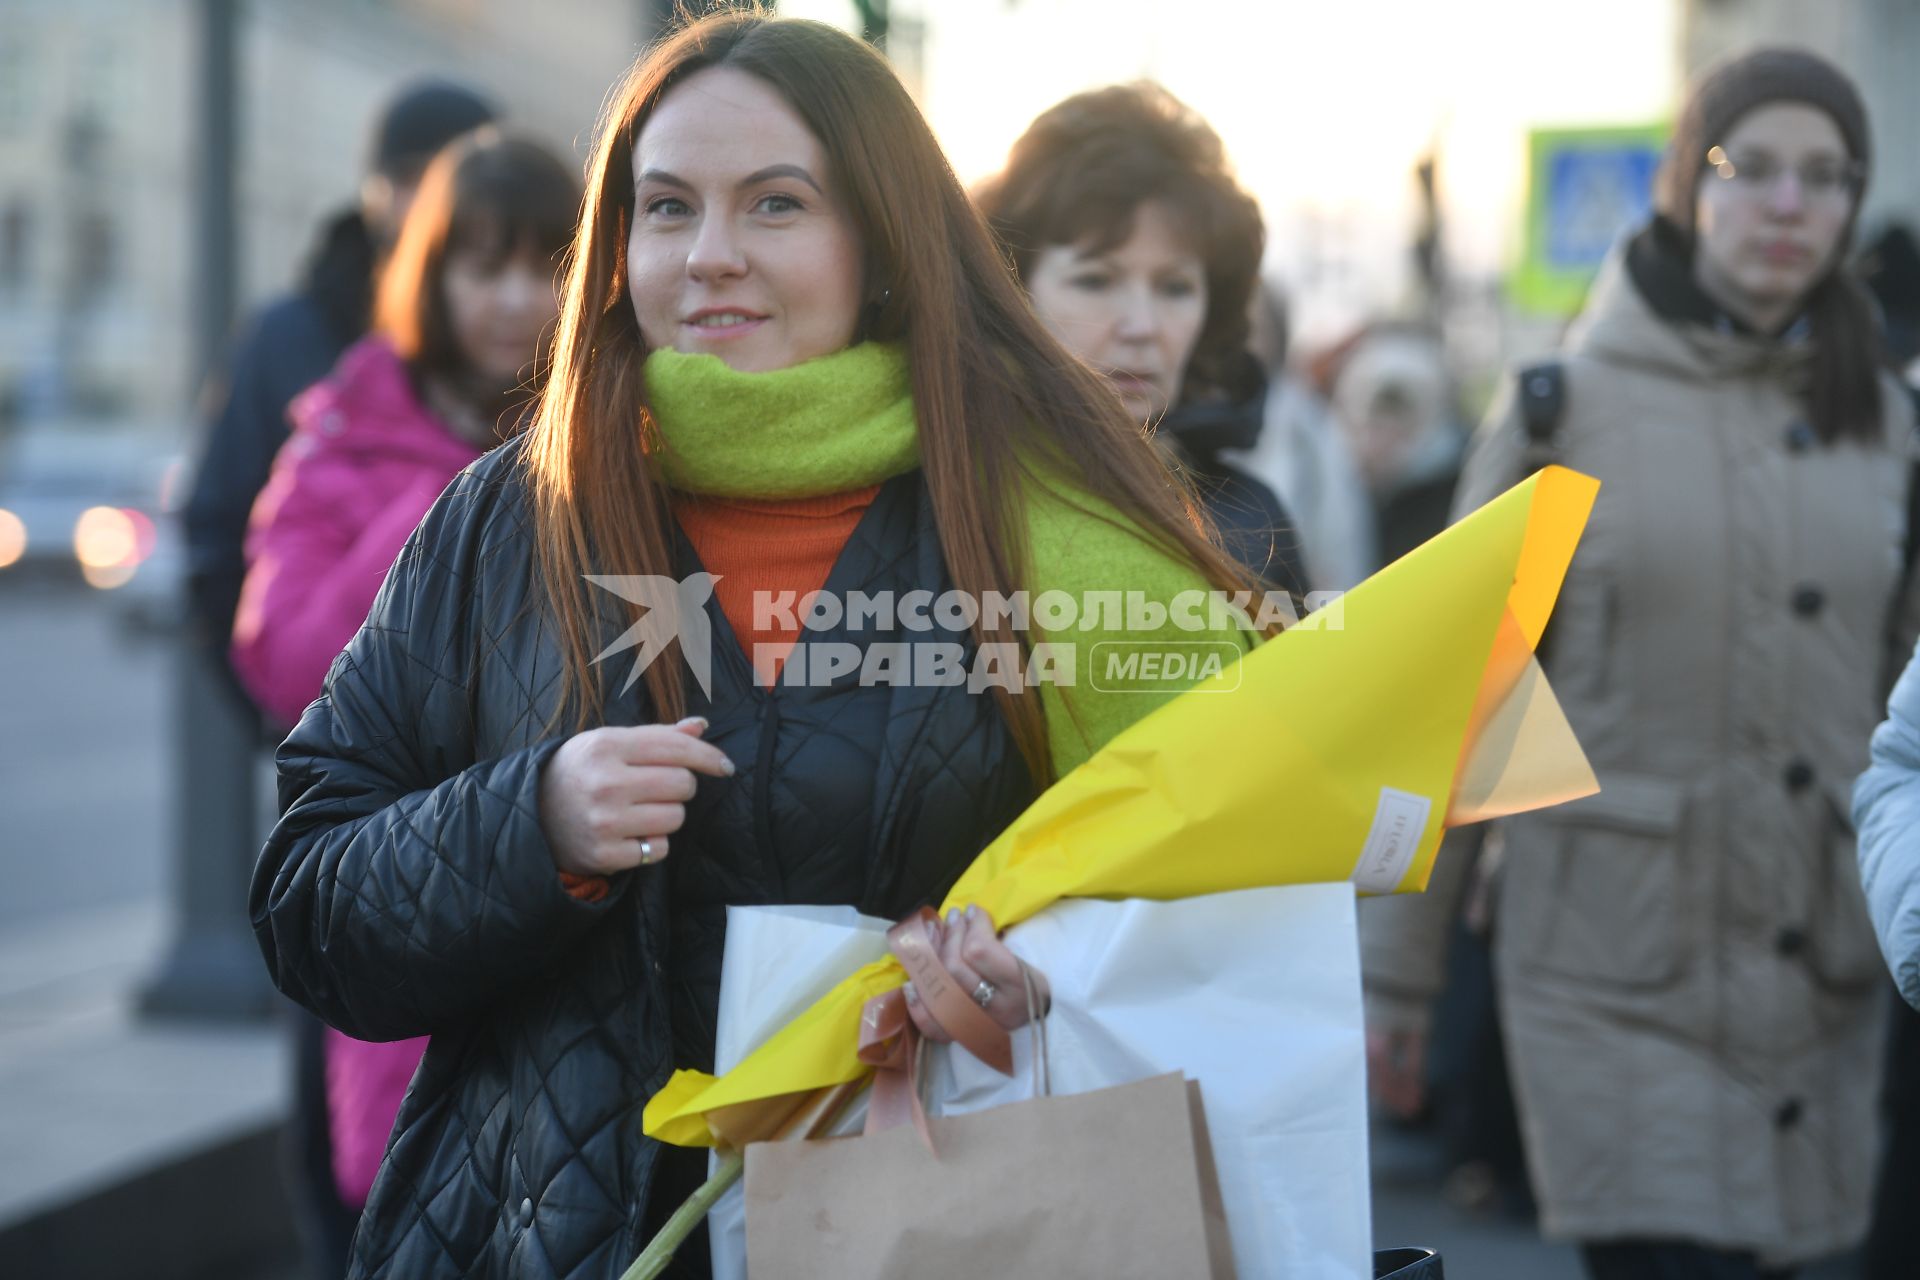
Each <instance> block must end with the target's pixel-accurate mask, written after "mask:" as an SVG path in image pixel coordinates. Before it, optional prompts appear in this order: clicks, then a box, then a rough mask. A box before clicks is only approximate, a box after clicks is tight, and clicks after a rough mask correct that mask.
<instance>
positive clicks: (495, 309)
mask: <svg viewBox="0 0 1920 1280" xmlns="http://www.w3.org/2000/svg"><path fill="white" fill-rule="evenodd" d="M579 203H580V184H579V181H578V179H576V178H575V177H574V176H573V174H572V173H571V172H570V170H569V168H568V166H567V165H565V164H564V163H562V162H561V160H560V159H559V158H558V157H557V156H555V155H554V154H553V153H551V152H550V151H548V150H547V149H545V148H544V147H542V146H540V145H539V144H537V143H534V142H531V141H527V140H525V139H521V138H517V137H511V136H503V135H501V134H499V133H497V132H495V131H494V130H492V129H491V128H487V129H481V130H479V131H476V132H474V133H471V134H468V135H466V136H465V137H464V138H462V139H460V140H458V141H456V142H454V143H453V144H451V145H450V146H449V147H448V148H447V149H446V150H444V151H442V152H441V153H440V155H439V156H438V158H436V159H435V160H434V161H433V163H432V165H431V166H430V167H429V168H428V170H427V172H426V174H425V176H424V177H423V179H422V181H421V184H420V190H419V194H418V196H417V197H416V198H415V199H414V201H413V204H412V207H411V209H410V210H409V212H408V214H407V218H406V221H405V223H404V224H403V225H402V227H401V230H400V234H399V237H398V240H397V242H396V244H395V247H394V251H393V256H392V258H391V260H390V261H389V264H388V266H387V269H386V271H385V272H384V274H383V275H382V278H381V282H380V288H379V292H378V295H377V298H376V300H375V308H374V327H373V332H372V333H371V334H370V335H369V336H368V337H366V338H363V339H362V340H360V341H359V342H358V343H356V344H355V345H354V346H352V347H350V348H348V349H347V351H346V352H345V353H344V354H343V355H342V356H341V358H340V362H339V364H338V365H337V366H336V367H335V369H334V371H333V373H332V374H331V375H330V376H329V377H328V378H327V379H326V380H325V381H323V382H321V383H319V384H317V385H316V386H314V387H313V388H312V389H310V390H309V391H307V392H306V393H305V394H303V395H302V396H300V397H299V398H298V399H297V400H295V401H294V403H293V406H292V408H291V409H290V411H289V414H290V417H291V418H292V422H293V434H292V436H291V438H290V439H289V440H288V441H287V444H286V445H285V446H284V447H283V448H282V449H281V451H280V455H279V458H278V459H277V461H276V462H275V464H274V469H273V473H272V476H271V478H270V479H269V481H268V482H267V486H266V488H265V489H264V490H262V492H261V494H260V498H259V500H258V502H257V503H256V504H255V507H254V511H253V520H252V528H251V532H250V534H249V536H248V542H247V560H248V569H247V576H246V581H245V585H244V587H243V590H242V593H241V599H240V608H239V611H238V613H237V615H236V623H235V627H234V640H233V655H232V656H233V663H234V668H235V670H236V671H237V672H238V673H239V675H240V677H241V679H242V681H243V682H244V683H245V684H246V686H247V689H248V692H249V693H250V694H251V695H252V697H253V698H254V699H255V700H256V702H258V704H259V705H260V706H261V707H263V708H265V709H266V711H267V712H268V714H270V715H272V716H274V717H276V718H277V719H278V720H279V721H280V722H281V723H282V724H287V725H291V724H292V723H293V722H295V721H296V720H298V719H299V718H300V714H301V713H302V712H303V711H305V710H306V708H307V704H308V703H310V702H312V701H313V700H314V699H315V698H316V697H318V696H319V695H320V690H321V685H322V682H323V681H324V679H325V677H326V673H327V668H328V667H329V666H330V665H331V664H332V662H333V659H334V657H335V655H337V654H338V653H339V652H340V650H341V649H342V648H344V647H345V645H346V643H347V641H349V640H350V639H352V638H353V633H354V632H355V631H356V630H358V628H359V626H360V623H361V622H362V621H363V620H364V619H365V618H366V616H367V609H368V607H369V606H370V605H372V603H373V599H374V596H375V595H376V593H377V592H378V591H379V589H380V584H381V582H382V581H383V580H384V579H385V577H386V574H387V570H388V569H389V568H390V567H391V566H392V564H393V562H394V558H395V556H397V555H398V554H399V552H400V548H401V546H402V545H403V544H404V543H405V542H406V539H407V536H408V535H409V534H411V533H412V532H413V529H414V526H415V525H417V524H419V523H420V518H421V517H422V516H423V515H425V514H426V512H427V509H428V508H429V507H430V506H432V505H433V502H434V499H436V498H438V497H439V496H440V491H441V490H442V489H444V488H446V486H447V482H448V481H450V480H452V479H453V477H454V475H455V474H456V473H457V472H459V471H460V469H461V468H463V467H465V466H466V465H467V464H468V463H470V462H472V461H473V460H474V459H476V458H478V457H480V456H481V454H483V453H485V452H486V451H487V450H488V449H490V448H492V447H493V446H494V445H495V444H497V443H499V442H500V441H501V440H502V439H504V438H506V437H508V436H511V435H513V434H515V433H516V432H518V431H519V430H520V427H521V425H522V420H523V418H524V416H525V413H526V410H527V408H528V406H529V405H530V404H531V403H532V398H533V395H534V393H535V391H536V389H537V387H538V385H539V380H540V376H541V373H542V369H543V364H544V359H545V355H546V349H547V345H548V343H549V341H550V338H551V330H552V326H553V322H554V317H555V315H556V313H557V301H556V272H557V270H558V267H559V254H560V252H561V251H562V250H563V249H564V248H565V247H566V245H567V243H568V242H569V240H570V239H571V236H572V231H573V223H574V218H575V216H576V213H577V210H578V208H579ZM425 1047H426V1039H425V1038H424V1037H419V1038H412V1039H404V1040H397V1041H393V1042H390V1043H383V1044H371V1043H365V1042H362V1041H359V1040H355V1039H352V1038H350V1037H348V1036H345V1035H342V1034H341V1033H339V1032H337V1031H332V1030H328V1031H327V1032H326V1033H325V1041H324V1062H325V1096H326V1109H327V1114H328V1125H327V1132H328V1136H329V1138H330V1140H331V1141H330V1145H331V1151H332V1168H333V1175H334V1181H335V1185H336V1188H337V1191H338V1194H339V1199H340V1203H341V1204H342V1205H343V1206H344V1207H345V1208H346V1209H347V1210H348V1211H349V1213H350V1214H352V1215H355V1216H357V1215H358V1213H359V1211H360V1208H361V1206H362V1205H364V1204H365V1203H366V1198H367V1190H368V1188H369V1186H371V1185H372V1182H373V1176H374V1171H375V1169H376V1168H377V1167H378V1166H379V1163H380V1156H381V1153H382V1152H383V1151H384V1150H385V1148H386V1142H387V1134H388V1131H389V1130H391V1129H392V1127H393V1118H394V1113H395V1112H396V1111H397V1110H398V1109H399V1106H400V1099H401V1097H402V1096H403V1095H404V1094H405V1092H406V1088H407V1084H408V1082H409V1081H410V1080H411V1079H412V1077H413V1072H414V1069H415V1067H417V1066H418V1065H419V1062H420V1056H421V1054H422V1052H423V1051H424V1049H425ZM345 1246H346V1241H344V1240H336V1241H333V1242H331V1244H330V1246H329V1247H328V1248H327V1249H326V1252H327V1254H328V1255H329V1259H330V1260H329V1261H328V1262H326V1263H325V1264H324V1265H327V1266H330V1267H331V1268H332V1274H334V1275H336V1276H337V1275H340V1274H342V1273H343V1272H344V1270H345V1265H346V1264H345ZM336 1264H337V1265H336Z"/></svg>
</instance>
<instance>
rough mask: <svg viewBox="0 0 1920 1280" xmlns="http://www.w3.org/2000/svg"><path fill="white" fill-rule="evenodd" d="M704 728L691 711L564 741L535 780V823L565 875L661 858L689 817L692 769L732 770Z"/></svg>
mask: <svg viewBox="0 0 1920 1280" xmlns="http://www.w3.org/2000/svg"><path fill="white" fill-rule="evenodd" d="M706 730H707V722H706V721H705V720H702V719H700V718H699V717H698V716H693V717H689V718H688V719H685V720H682V721H680V723H678V724H671V725H667V724H648V725H609V726H607V727H605V728H600V729H588V730H586V731H585V732H583V733H577V734H575V735H574V736H573V737H571V738H568V739H567V741H566V742H565V743H564V744H563V745H562V746H561V748H560V749H559V750H558V751H556V752H554V753H553V758H552V759H551V760H549V761H548V762H547V767H546V769H545V771H544V772H543V773H542V775H541V778H540V826H541V829H542V830H544V831H545V832H546V835H547V844H548V846H549V847H550V848H551V849H552V850H553V861H554V865H555V866H556V867H558V868H559V869H560V870H561V871H564V872H566V873H567V874H569V875H575V876H605V875H612V874H613V873H614V872H616V871H625V870H627V869H628V868H629V867H637V866H641V865H646V864H651V863H655V862H658V861H660V860H661V859H662V858H664V857H666V856H667V836H668V835H669V834H670V833H672V832H674V831H678V830H679V829H680V825H681V824H682V823H684V822H685V821H686V820H687V808H686V805H687V801H689V800H691V799H693V793H694V788H695V786H696V780H695V778H694V774H696V773H704V774H707V775H708V776H709V777H715V778H725V777H730V776H732V774H733V772H734V765H733V761H731V760H729V759H727V757H726V755H725V754H724V753H722V752H721V750H720V748H718V747H716V746H713V745H712V744H710V743H706V742H702V741H701V740H700V735H701V734H703V733H705V732H706ZM643 841H644V842H645V849H644V852H643V850H642V842H643Z"/></svg>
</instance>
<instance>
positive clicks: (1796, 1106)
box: [1773, 1098, 1801, 1129]
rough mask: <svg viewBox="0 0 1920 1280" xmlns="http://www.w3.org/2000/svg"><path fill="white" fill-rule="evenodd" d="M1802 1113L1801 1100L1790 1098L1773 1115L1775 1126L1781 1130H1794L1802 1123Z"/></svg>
mask: <svg viewBox="0 0 1920 1280" xmlns="http://www.w3.org/2000/svg"><path fill="white" fill-rule="evenodd" d="M1800 1112H1801V1106H1800V1099H1798V1098H1788V1099H1787V1100H1786V1101H1785V1102H1783V1103H1781V1104H1780V1108H1779V1110H1777V1111H1775V1112H1774V1113H1773V1123H1774V1126H1775V1127H1776V1128H1780V1129H1791V1128H1793V1126H1795V1125H1797V1124H1799V1123H1800Z"/></svg>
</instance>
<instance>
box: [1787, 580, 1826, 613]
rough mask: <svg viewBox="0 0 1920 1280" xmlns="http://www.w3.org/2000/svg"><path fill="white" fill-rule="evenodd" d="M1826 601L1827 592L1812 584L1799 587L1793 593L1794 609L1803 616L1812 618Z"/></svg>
mask: <svg viewBox="0 0 1920 1280" xmlns="http://www.w3.org/2000/svg"><path fill="white" fill-rule="evenodd" d="M1826 603H1827V593H1826V592H1824V591H1822V590H1821V589H1820V588H1818V587H1816V586H1813V585H1811V584H1809V585H1807V586H1803V587H1800V588H1797V589H1796V590H1795V591H1794V593H1793V611H1794V612H1795V613H1797V614H1799V615H1800V616H1801V617H1803V618H1811V617H1812V616H1813V615H1814V614H1816V613H1818V612H1820V610H1821V609H1822V608H1824V607H1825V606H1826Z"/></svg>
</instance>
